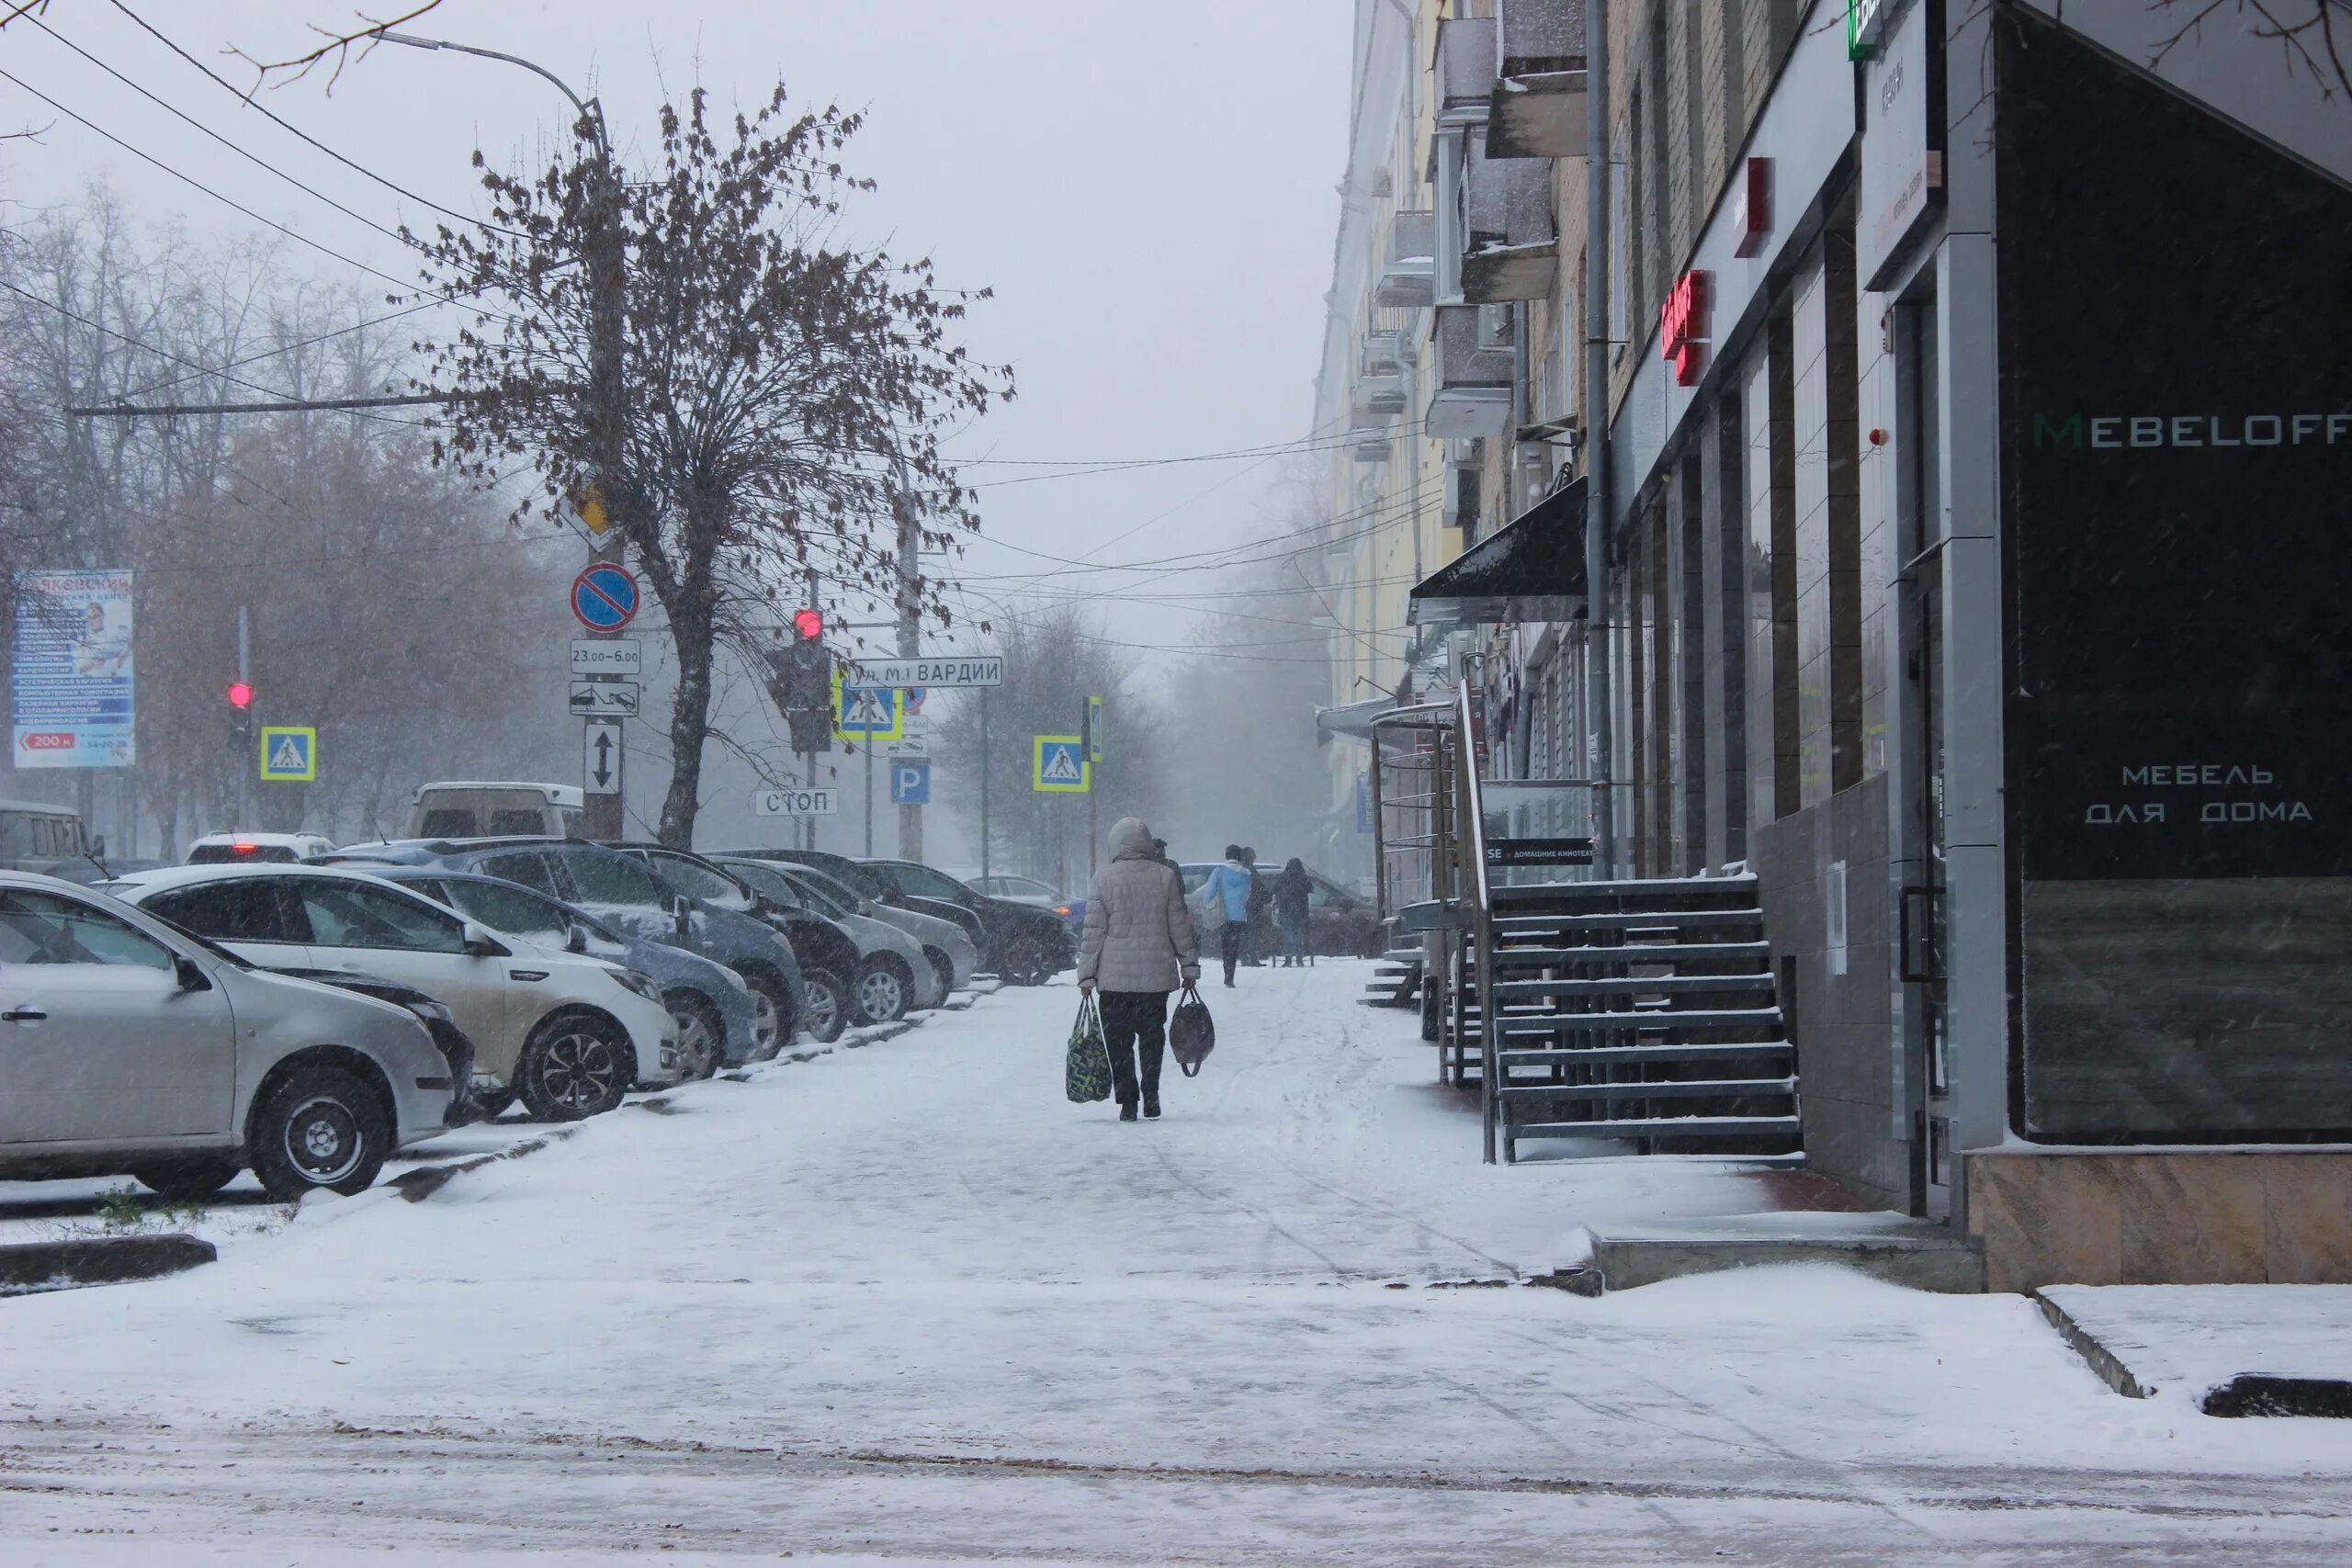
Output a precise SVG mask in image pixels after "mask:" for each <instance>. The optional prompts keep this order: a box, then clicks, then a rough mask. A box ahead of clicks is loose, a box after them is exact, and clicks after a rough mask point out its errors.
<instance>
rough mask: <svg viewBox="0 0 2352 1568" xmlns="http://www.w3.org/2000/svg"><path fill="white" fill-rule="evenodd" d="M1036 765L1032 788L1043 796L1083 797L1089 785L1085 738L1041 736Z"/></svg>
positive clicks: (1038, 738) (1031, 783)
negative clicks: (1043, 794)
mask: <svg viewBox="0 0 2352 1568" xmlns="http://www.w3.org/2000/svg"><path fill="white" fill-rule="evenodd" d="M1036 739H1037V766H1036V770H1035V776H1033V777H1032V778H1031V780H1030V785H1031V787H1032V788H1034V789H1036V790H1039V791H1041V792H1043V793H1045V794H1046V795H1084V794H1085V793H1086V791H1087V786H1088V785H1089V784H1091V782H1092V780H1091V776H1090V770H1089V769H1088V767H1087V765H1086V738H1085V737H1084V736H1080V735H1040V736H1038V737H1037V738H1036Z"/></svg>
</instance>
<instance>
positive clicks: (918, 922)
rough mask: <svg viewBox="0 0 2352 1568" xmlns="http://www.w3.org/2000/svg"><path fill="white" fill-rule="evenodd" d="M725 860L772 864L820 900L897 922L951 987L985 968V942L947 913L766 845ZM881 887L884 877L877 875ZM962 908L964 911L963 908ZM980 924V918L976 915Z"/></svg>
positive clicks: (959, 987)
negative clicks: (879, 896)
mask: <svg viewBox="0 0 2352 1568" xmlns="http://www.w3.org/2000/svg"><path fill="white" fill-rule="evenodd" d="M715 858H718V859H721V860H744V861H752V862H756V863H759V864H762V865H771V866H774V867H775V868H776V869H777V870H778V871H780V872H782V873H784V874H786V875H787V876H789V877H791V878H792V880H793V884H794V885H795V886H798V887H801V888H803V889H805V890H806V891H807V892H808V893H809V895H810V896H811V897H814V898H815V899H816V900H817V901H818V902H819V903H820V905H821V906H823V907H826V908H843V909H846V910H848V911H849V912H850V913H852V914H856V915H864V916H865V918H866V919H870V920H880V921H881V922H883V923H884V924H885V925H889V926H896V927H897V928H898V929H899V931H904V932H906V934H907V935H909V936H910V937H912V938H913V939H914V940H915V941H916V942H918V943H920V944H921V946H922V952H923V957H924V958H925V959H927V960H929V962H930V964H931V966H932V968H933V969H934V970H935V971H937V972H938V974H939V976H940V983H941V985H942V986H943V987H944V988H945V989H947V990H949V991H960V990H962V989H963V988H964V987H967V986H968V985H970V984H971V983H972V976H973V975H975V974H976V973H978V970H979V967H980V949H979V944H978V942H975V941H974V940H973V936H972V932H971V931H967V930H966V929H965V927H964V926H963V925H961V924H959V923H958V922H957V921H956V920H953V919H949V918H947V917H946V916H945V915H932V914H925V913H924V912H922V910H920V909H917V908H912V907H911V905H896V904H884V903H881V902H878V901H877V900H876V898H875V897H874V896H873V895H872V894H871V893H868V892H866V891H865V889H864V888H861V887H859V886H855V885H854V884H852V883H850V882H848V881H845V880H843V879H842V878H841V877H838V876H835V875H834V874H832V873H831V872H830V871H823V870H820V869H819V868H818V867H816V866H813V865H806V864H803V863H800V862H798V861H786V860H779V859H777V858H775V855H774V854H773V853H771V852H768V851H765V850H730V851H729V852H726V853H725V854H722V855H719V856H718V857H715ZM869 880H872V881H873V882H874V884H875V886H876V887H879V886H880V879H878V878H871V879H869ZM957 912H958V913H961V912H962V911H960V910H959V911H957ZM972 923H973V925H974V926H977V925H978V920H977V919H974V920H973V922H972Z"/></svg>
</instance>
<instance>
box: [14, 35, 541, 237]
mask: <svg viewBox="0 0 2352 1568" xmlns="http://www.w3.org/2000/svg"><path fill="white" fill-rule="evenodd" d="M111 4H112V5H113V6H114V8H115V9H116V10H118V11H119V12H121V13H122V14H123V15H124V16H126V17H130V19H131V20H132V21H133V22H135V23H137V24H138V25H139V27H140V28H141V30H142V31H144V32H145V33H146V34H147V35H148V36H149V37H150V38H152V39H154V40H155V41H156V42H158V43H160V44H162V45H163V46H164V48H165V49H168V50H170V51H172V52H173V53H174V54H176V55H178V56H179V57H180V58H181V59H182V60H185V61H187V62H188V63H189V64H190V65H193V66H194V67H196V69H198V71H201V72H203V73H204V74H205V75H207V76H209V77H210V78H211V79H212V80H213V81H214V82H216V83H219V84H220V88H221V90H222V91H224V92H226V93H227V94H228V95H229V96H231V97H233V98H235V99H236V100H237V101H238V102H239V103H241V104H243V105H244V106H245V107H247V108H249V109H253V110H254V111H255V112H257V113H259V114H260V115H262V116H263V117H264V118H266V119H268V120H270V121H271V122H272V123H274V124H277V125H279V126H282V127H284V128H285V129H286V130H289V131H291V132H293V133H294V135H296V136H298V137H300V139H301V140H302V141H306V142H308V143H310V145H311V146H312V147H315V148H317V149H318V150H319V151H320V152H323V153H325V154H326V155H327V156H328V157H330V158H333V159H334V161H335V162H336V163H338V164H343V165H344V166H345V168H348V169H351V170H353V171H355V172H356V173H358V174H361V175H366V176H367V177H368V178H369V179H371V180H373V181H375V182H376V183H377V184H378V185H379V186H383V187H384V188H385V189H386V190H389V191H390V192H392V193H393V194H394V195H396V196H402V197H407V198H408V199H409V200H411V201H413V202H415V203H417V204H418V205H419V206H421V207H429V208H431V209H433V210H434V211H435V212H438V213H442V214H444V215H446V216H447V217H450V218H455V219H456V220H458V221H459V222H460V223H470V224H472V225H473V226H474V227H476V228H479V229H487V230H489V231H492V233H497V234H504V235H506V236H507V237H509V238H510V239H516V240H520V239H524V238H526V237H527V236H526V235H525V234H523V232H522V231H519V230H515V229H506V228H502V227H500V226H499V225H498V224H495V223H492V222H489V221H487V220H483V219H480V218H472V217H469V216H468V215H466V214H465V213H462V212H459V211H458V209H455V208H453V207H444V206H442V205H441V204H440V203H439V202H437V201H435V200H434V199H432V198H431V197H424V196H419V195H418V194H417V193H416V192H414V191H413V190H410V189H409V188H407V187H406V186H401V185H396V184H394V183H393V182H392V181H390V180H389V179H386V178H385V177H384V176H383V175H379V174H378V173H377V172H376V171H375V170H373V169H371V168H369V167H368V165H367V164H361V163H358V162H356V161H355V160H353V159H351V158H347V157H345V155H344V154H342V153H341V152H336V151H335V150H334V148H332V147H330V146H328V145H327V144H326V143H325V142H323V141H320V140H319V139H318V138H317V137H315V136H312V135H311V133H310V132H309V131H307V130H303V129H302V128H301V127H300V126H298V125H295V124H294V123H293V122H291V121H290V120H286V119H282V118H279V117H278V116H277V115H276V114H274V113H272V112H271V111H270V110H269V109H268V108H267V107H265V106H263V105H262V104H261V102H260V101H259V100H257V99H256V98H254V97H253V96H250V95H248V94H247V93H245V92H244V91H243V89H242V88H240V87H239V86H238V85H236V84H235V83H233V82H232V81H230V80H229V79H228V78H227V77H225V76H223V75H221V74H220V73H219V72H217V71H215V70H213V69H212V67H210V66H209V65H207V64H205V63H204V62H202V61H200V60H198V59H197V58H196V56H194V55H192V54H190V53H189V52H188V51H187V50H184V49H182V48H181V47H180V46H179V45H178V44H176V43H175V42H173V41H172V40H171V39H168V38H166V37H164V35H163V33H161V32H159V31H157V30H156V28H155V27H154V25H153V23H151V22H149V21H148V20H147V19H146V18H145V17H141V15H140V14H139V13H138V12H136V11H134V10H132V9H131V8H130V6H126V5H124V4H123V3H122V0H111ZM51 36H54V35H51Z"/></svg>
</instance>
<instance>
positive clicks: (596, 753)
mask: <svg viewBox="0 0 2352 1568" xmlns="http://www.w3.org/2000/svg"><path fill="white" fill-rule="evenodd" d="M580 739H581V745H582V750H581V761H582V773H583V774H584V776H585V778H586V780H587V782H586V784H583V785H582V787H583V788H584V789H585V790H586V791H587V792H588V793H589V794H590V795H618V794H620V792H621V721H620V720H619V719H616V718H592V719H590V720H589V721H588V722H587V723H585V724H583V725H582V726H581V727H580Z"/></svg>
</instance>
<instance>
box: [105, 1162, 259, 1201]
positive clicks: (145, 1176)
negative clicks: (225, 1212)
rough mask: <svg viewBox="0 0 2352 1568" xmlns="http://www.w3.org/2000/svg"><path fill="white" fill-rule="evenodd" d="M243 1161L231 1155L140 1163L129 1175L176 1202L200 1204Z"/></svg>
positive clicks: (232, 1175)
mask: <svg viewBox="0 0 2352 1568" xmlns="http://www.w3.org/2000/svg"><path fill="white" fill-rule="evenodd" d="M244 1168H245V1167H244V1162H243V1160H240V1159H238V1158H237V1157H236V1156H234V1155H218V1156H190V1157H189V1158H187V1159H175V1160H170V1161H166V1162H164V1163H163V1164H159V1165H142V1166H141V1167H140V1168H138V1169H137V1170H134V1171H132V1172H131V1173H130V1174H131V1175H132V1176H133V1177H135V1178H137V1179H138V1181H139V1184H140V1185H141V1187H144V1188H146V1189H147V1190H149V1191H151V1192H153V1193H155V1194H157V1195H158V1196H160V1197H164V1198H169V1199H170V1200H172V1201H174V1202H175V1203H200V1202H202V1201H204V1200H205V1199H207V1198H209V1197H211V1196H212V1195H213V1194H214V1193H215V1192H218V1191H220V1189H222V1188H223V1187H226V1186H228V1185H229V1183H231V1182H232V1181H234V1180H235V1179H237V1172H239V1171H241V1170H243V1169H244Z"/></svg>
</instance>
